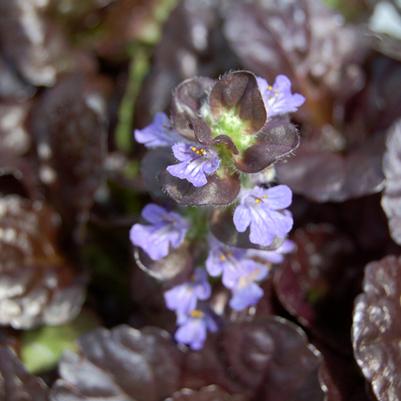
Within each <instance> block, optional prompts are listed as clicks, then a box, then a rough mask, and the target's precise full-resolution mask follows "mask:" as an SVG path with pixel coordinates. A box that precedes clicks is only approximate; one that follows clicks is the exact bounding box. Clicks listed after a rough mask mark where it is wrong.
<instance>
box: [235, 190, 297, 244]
mask: <svg viewBox="0 0 401 401" xmlns="http://www.w3.org/2000/svg"><path fill="white" fill-rule="evenodd" d="M291 202H292V192H291V190H290V188H288V187H287V186H286V185H277V186H275V187H271V188H269V189H264V188H262V187H259V186H257V187H255V188H254V189H252V190H244V191H243V192H242V194H241V195H240V204H239V205H238V206H237V207H236V208H235V211H234V225H235V228H236V229H237V230H238V231H239V232H244V231H245V230H246V229H247V228H248V227H249V226H250V235H249V240H250V241H251V242H252V243H253V244H257V245H261V246H268V245H271V244H272V243H273V241H274V239H275V238H276V237H278V238H284V237H285V236H286V235H287V234H288V233H289V231H290V230H291V228H292V226H293V219H292V215H291V213H290V212H289V211H288V210H284V209H285V208H287V207H288V206H290V204H291Z"/></svg>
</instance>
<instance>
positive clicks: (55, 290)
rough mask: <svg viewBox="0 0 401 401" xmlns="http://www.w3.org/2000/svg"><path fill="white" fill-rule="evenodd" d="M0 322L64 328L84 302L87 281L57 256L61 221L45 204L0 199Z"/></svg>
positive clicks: (21, 325) (6, 198) (17, 326)
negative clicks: (60, 326)
mask: <svg viewBox="0 0 401 401" xmlns="http://www.w3.org/2000/svg"><path fill="white" fill-rule="evenodd" d="M0 228H1V230H0V233H1V236H0V248H1V254H2V260H1V263H0V323H1V324H4V325H11V326H12V327H14V328H18V329H20V328H25V329H26V328H31V327H34V326H37V325H40V324H61V323H65V322H67V321H69V320H70V319H72V318H74V317H75V316H76V315H77V314H78V313H79V311H80V309H81V305H82V303H83V300H84V281H83V279H82V277H80V276H79V275H77V273H76V272H75V271H74V269H73V268H72V267H71V266H70V265H69V263H68V262H67V261H66V260H64V259H63V258H62V257H61V256H60V255H59V253H58V250H57V247H56V239H57V238H56V233H57V230H58V228H59V218H58V216H57V215H56V214H55V213H54V212H53V211H52V210H51V209H50V208H48V207H47V206H46V205H44V204H42V203H41V202H31V201H28V200H23V199H21V198H19V197H16V196H7V197H3V198H2V199H1V200H0Z"/></svg>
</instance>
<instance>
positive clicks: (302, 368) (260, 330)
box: [222, 317, 324, 401]
mask: <svg viewBox="0 0 401 401" xmlns="http://www.w3.org/2000/svg"><path fill="white" fill-rule="evenodd" d="M222 336H223V340H222V341H223V342H222V346H223V349H224V351H225V357H226V360H227V363H228V367H229V369H230V371H231V373H232V374H233V375H234V377H236V378H237V380H238V381H239V382H240V383H243V384H244V385H246V386H247V387H248V388H251V389H253V391H254V398H252V399H258V400H261V401H262V400H263V401H275V400H277V401H278V400H280V401H290V400H294V401H295V400H304V399H308V400H310V401H312V400H316V401H317V400H324V394H323V391H322V390H321V388H320V384H319V379H318V371H319V368H320V365H321V356H320V354H319V352H318V351H317V350H316V349H315V348H314V347H313V346H312V345H310V344H308V341H307V339H306V336H305V334H304V333H303V332H302V330H301V329H300V328H299V327H297V326H296V325H294V324H293V323H290V322H288V321H286V320H285V319H281V318H277V317H275V318H268V319H261V320H255V321H251V322H243V323H232V324H230V325H228V326H227V327H226V328H225V329H224V331H223V333H222Z"/></svg>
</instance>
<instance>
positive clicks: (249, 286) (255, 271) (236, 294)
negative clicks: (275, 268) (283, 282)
mask: <svg viewBox="0 0 401 401" xmlns="http://www.w3.org/2000/svg"><path fill="white" fill-rule="evenodd" d="M268 273H269V269H268V267H267V266H265V265H263V264H261V263H258V262H255V261H253V260H251V259H247V260H245V261H244V262H243V263H241V265H240V269H239V270H238V271H237V279H236V282H235V283H234V286H233V287H232V289H231V291H232V298H231V300H230V307H231V308H232V309H234V310H237V311H240V310H243V309H245V308H248V307H249V306H252V305H256V304H257V303H258V302H259V300H260V298H262V296H263V290H262V288H260V286H259V285H258V284H257V282H259V281H262V280H263V279H265V278H266V277H267V275H268Z"/></svg>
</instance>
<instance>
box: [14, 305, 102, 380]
mask: <svg viewBox="0 0 401 401" xmlns="http://www.w3.org/2000/svg"><path fill="white" fill-rule="evenodd" d="M98 325H99V322H98V320H97V319H96V317H95V316H94V315H93V314H92V313H90V312H82V313H81V314H80V315H79V316H78V317H77V318H75V319H74V320H73V321H71V322H69V323H67V324H63V325H61V326H44V327H41V328H39V329H35V330H28V331H25V332H24V333H23V334H22V341H21V343H22V344H21V360H22V362H23V363H24V365H25V367H26V369H27V370H28V371H29V372H30V373H34V374H36V373H39V372H43V371H46V370H50V369H52V368H53V367H55V366H56V365H57V363H58V361H59V359H60V358H61V355H62V354H63V352H64V351H65V350H72V351H74V350H76V349H77V345H76V340H77V339H78V337H80V336H81V335H82V334H84V333H86V332H88V331H90V330H92V329H93V328H95V327H97V326H98Z"/></svg>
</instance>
